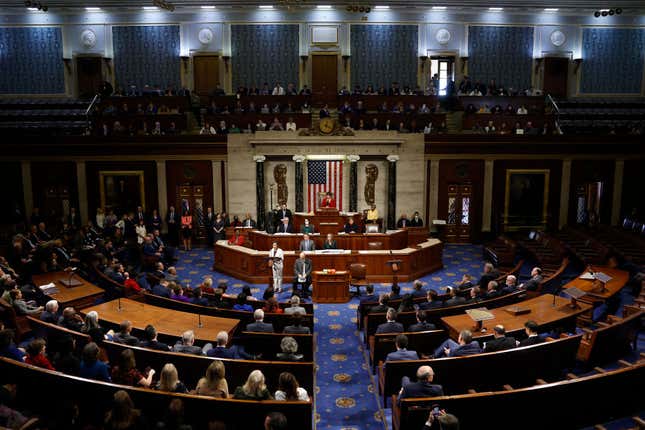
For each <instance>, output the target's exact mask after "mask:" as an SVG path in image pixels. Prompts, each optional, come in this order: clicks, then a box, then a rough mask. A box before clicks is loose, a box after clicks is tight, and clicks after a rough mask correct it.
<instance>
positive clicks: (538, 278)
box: [520, 267, 543, 291]
mask: <svg viewBox="0 0 645 430" xmlns="http://www.w3.org/2000/svg"><path fill="white" fill-rule="evenodd" d="M542 279H543V278H542V269H540V268H539V267H534V268H533V270H531V279H529V280H528V281H526V282H524V283H523V284H521V285H520V288H521V289H523V290H526V291H537V290H538V289H539V288H540V284H541V283H542Z"/></svg>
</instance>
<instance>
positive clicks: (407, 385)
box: [399, 366, 443, 400]
mask: <svg viewBox="0 0 645 430" xmlns="http://www.w3.org/2000/svg"><path fill="white" fill-rule="evenodd" d="M433 379H434V371H433V370H432V367H430V366H421V367H419V369H418V370H417V382H410V378H408V377H407V376H404V377H403V378H401V390H400V391H399V400H401V399H407V398H413V397H438V396H443V387H442V386H441V385H435V384H432V380H433Z"/></svg>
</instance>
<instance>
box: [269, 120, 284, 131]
mask: <svg viewBox="0 0 645 430" xmlns="http://www.w3.org/2000/svg"><path fill="white" fill-rule="evenodd" d="M269 130H271V131H284V127H283V126H282V123H281V122H280V120H279V119H278V117H277V116H276V117H273V122H272V123H271V126H270V127H269Z"/></svg>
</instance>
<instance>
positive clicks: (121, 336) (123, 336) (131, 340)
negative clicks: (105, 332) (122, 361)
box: [112, 333, 139, 346]
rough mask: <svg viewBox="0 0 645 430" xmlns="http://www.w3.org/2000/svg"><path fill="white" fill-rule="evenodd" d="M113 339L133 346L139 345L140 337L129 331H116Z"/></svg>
mask: <svg viewBox="0 0 645 430" xmlns="http://www.w3.org/2000/svg"><path fill="white" fill-rule="evenodd" d="M112 339H113V340H114V341H115V342H116V343H123V344H126V345H131V346H137V345H138V344H139V339H137V338H136V337H134V336H132V335H131V334H127V333H115V334H114V337H113V338H112Z"/></svg>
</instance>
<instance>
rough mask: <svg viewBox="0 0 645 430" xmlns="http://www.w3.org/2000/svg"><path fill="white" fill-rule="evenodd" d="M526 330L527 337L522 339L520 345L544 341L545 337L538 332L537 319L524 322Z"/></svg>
mask: <svg viewBox="0 0 645 430" xmlns="http://www.w3.org/2000/svg"><path fill="white" fill-rule="evenodd" d="M524 332H525V333H526V336H527V338H526V339H522V340H521V341H520V344H519V346H530V345H537V344H538V343H542V342H544V339H542V338H541V337H540V335H539V334H538V325H537V323H536V322H535V321H533V320H529V321H527V322H525V323H524Z"/></svg>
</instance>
